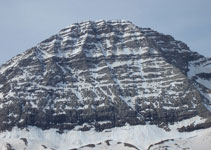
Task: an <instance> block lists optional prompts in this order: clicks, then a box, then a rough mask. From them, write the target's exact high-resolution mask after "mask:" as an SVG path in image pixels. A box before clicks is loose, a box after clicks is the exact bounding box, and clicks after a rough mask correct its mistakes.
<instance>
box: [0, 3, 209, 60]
mask: <svg viewBox="0 0 211 150" xmlns="http://www.w3.org/2000/svg"><path fill="white" fill-rule="evenodd" d="M99 19H106V20H109V19H124V20H129V21H132V22H133V23H134V24H135V25H137V26H140V27H150V28H152V29H154V30H157V31H158V32H161V33H164V34H170V35H172V36H173V37H174V38H175V39H176V40H181V41H183V42H185V43H187V44H188V46H189V47H190V48H191V49H192V50H193V51H197V52H199V53H200V54H203V55H205V56H207V57H211V46H210V45H211V44H210V43H211V0H0V64H2V63H4V62H5V61H7V60H9V59H10V58H12V57H13V56H15V55H17V54H19V53H22V52H24V51H25V50H27V49H28V48H31V47H33V46H35V45H36V44H37V43H39V42H41V41H42V40H44V39H46V38H48V37H50V36H51V35H54V34H56V33H57V32H58V31H59V30H60V29H62V28H64V27H66V26H68V25H70V24H72V23H75V22H81V21H86V20H99Z"/></svg>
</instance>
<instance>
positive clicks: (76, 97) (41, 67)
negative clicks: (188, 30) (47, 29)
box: [0, 21, 211, 131]
mask: <svg viewBox="0 0 211 150" xmlns="http://www.w3.org/2000/svg"><path fill="white" fill-rule="evenodd" d="M210 111H211V59H210V58H206V57H204V56H201V55H199V54H198V53H196V52H192V51H191V50H190V49H189V48H188V46H187V45H186V44H184V43H182V42H180V41H176V40H174V38H173V37H171V36H169V35H164V34H161V33H158V32H156V31H153V30H151V29H149V28H139V27H137V26H135V25H133V24H132V23H131V22H128V21H97V22H91V21H87V22H82V23H76V24H73V25H71V26H69V27H67V28H65V29H62V30H61V31H60V32H59V33H58V34H56V35H54V36H52V37H50V38H48V39H47V40H45V41H42V42H41V43H39V44H38V45H37V46H35V47H33V48H31V49H29V50H27V51H26V52H24V53H23V54H20V55H18V56H16V57H14V58H12V59H11V60H9V61H8V62H7V63H5V64H3V65H2V66H1V67H0V130H7V129H11V128H12V127H14V126H18V127H26V126H29V125H31V126H37V127H39V128H42V129H49V128H59V129H73V128H74V127H75V126H79V125H80V126H81V128H80V130H89V129H90V128H95V129H96V130H97V131H101V130H103V129H106V128H112V127H119V126H124V125H125V124H130V125H138V124H146V123H150V124H156V125H159V126H162V127H167V125H168V123H174V122H177V121H181V120H183V119H188V118H192V117H194V116H202V117H205V118H209V116H210ZM209 125H210V124H209V123H208V124H206V126H209ZM202 127H204V126H203V125H202Z"/></svg>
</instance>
